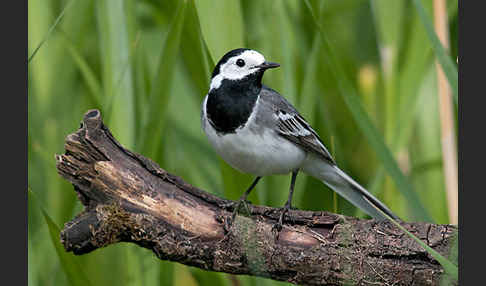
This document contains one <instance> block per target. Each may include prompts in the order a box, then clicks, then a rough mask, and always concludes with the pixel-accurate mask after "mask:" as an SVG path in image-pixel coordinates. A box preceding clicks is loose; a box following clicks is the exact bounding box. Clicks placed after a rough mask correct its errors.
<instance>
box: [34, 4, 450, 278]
mask: <svg viewBox="0 0 486 286" xmlns="http://www.w3.org/2000/svg"><path fill="white" fill-rule="evenodd" d="M417 5H419V6H420V7H419V8H420V9H423V10H420V9H419V10H417ZM448 8H449V9H448V12H449V22H450V27H451V28H450V39H451V43H450V44H451V49H450V59H452V62H455V60H454V59H456V57H457V0H450V1H448ZM417 11H419V12H420V11H422V12H424V13H425V14H418V13H417ZM28 17H29V18H28V20H29V22H28V55H29V57H31V58H30V59H29V64H28V183H29V187H30V189H31V190H32V195H31V194H29V205H28V206H29V208H28V226H29V233H28V252H29V256H28V269H29V270H28V275H29V276H28V281H29V285H33V286H34V285H86V283H85V281H86V279H87V280H89V283H90V284H91V285H113V284H117V285H157V284H160V285H234V283H235V281H239V283H240V285H257V284H258V285H262V284H263V285H277V284H284V283H281V282H275V281H270V280H267V279H261V278H255V277H249V276H237V277H235V278H230V276H229V275H227V274H223V273H214V272H205V271H202V270H200V269H196V268H192V267H186V266H184V265H180V264H175V263H171V262H166V261H159V260H158V259H156V257H155V256H154V254H152V253H151V252H150V251H148V250H146V249H142V248H140V247H137V246H134V245H131V244H125V243H120V244H117V245H112V246H109V247H107V248H103V249H100V250H97V251H95V252H93V253H90V254H87V255H83V256H73V255H65V254H62V253H60V252H59V250H62V248H60V247H61V245H60V243H59V240H58V232H59V229H60V228H62V225H63V224H64V223H65V222H67V221H68V220H70V219H71V218H72V217H73V216H74V215H76V214H77V213H78V212H79V211H80V210H81V205H80V203H79V201H78V200H77V198H76V195H75V192H74V191H73V188H72V186H71V185H70V184H69V183H68V182H66V181H65V180H63V179H61V177H60V176H59V175H58V174H57V172H56V168H55V160H54V154H59V153H63V152H64V149H63V143H64V138H65V136H66V135H67V134H70V133H72V132H73V131H75V130H76V129H77V128H78V126H79V122H80V120H81V118H82V116H83V114H84V112H86V111H87V110H88V109H91V108H98V109H100V110H101V111H102V115H103V117H104V120H105V123H106V124H107V125H108V126H109V128H110V129H111V131H112V132H113V134H114V136H115V137H116V138H117V139H119V140H120V142H121V143H122V144H123V145H124V146H125V147H127V148H129V149H131V150H133V151H135V152H138V153H141V154H143V155H145V156H147V157H150V158H152V159H153V160H155V161H157V162H158V163H159V164H160V165H161V167H162V168H164V169H166V170H168V171H169V172H172V173H174V174H177V175H179V176H181V177H182V178H184V180H186V181H188V182H190V183H191V184H193V185H196V186H198V187H200V188H202V189H205V190H208V191H209V192H212V193H214V194H216V195H219V196H224V197H226V198H229V199H237V198H238V197H239V196H240V195H241V193H242V192H243V191H244V190H245V189H246V187H247V186H248V185H249V184H250V182H251V180H252V177H251V176H249V175H245V174H240V173H238V172H237V171H235V170H233V169H232V168H231V167H229V166H228V165H227V164H226V163H224V162H223V161H222V160H221V159H220V158H219V157H218V156H217V155H216V154H215V152H214V151H213V150H212V149H211V147H210V146H209V143H208V141H207V140H206V138H205V136H204V134H203V132H202V131H201V129H200V121H199V120H200V119H199V116H200V105H201V102H202V99H203V98H204V96H205V94H206V92H207V89H208V84H209V77H210V74H211V72H212V67H213V66H214V63H215V61H217V60H218V59H219V58H220V57H221V56H222V55H223V54H224V53H225V52H227V51H229V50H231V49H234V48H237V47H249V48H253V49H256V50H258V51H260V52H262V53H263V54H264V55H265V56H266V58H267V59H268V60H271V61H275V62H279V63H280V64H281V68H280V69H277V70H272V71H269V72H268V73H266V75H265V77H264V83H265V84H267V85H269V86H271V87H272V88H274V89H276V90H277V91H279V92H280V93H281V94H282V95H283V96H285V97H286V98H287V99H288V100H290V101H291V102H292V103H293V104H294V105H295V106H296V107H297V108H298V109H299V110H300V111H301V113H302V114H303V115H304V117H305V118H306V119H307V120H308V121H309V122H310V123H311V124H312V125H313V127H314V128H315V129H316V131H317V132H318V133H319V134H320V135H321V138H322V139H323V141H324V142H325V143H326V144H327V146H329V147H330V148H331V141H332V146H333V147H332V152H333V154H334V156H335V158H336V160H337V162H338V164H339V165H340V166H341V168H342V169H343V170H345V171H346V172H348V173H349V174H350V175H351V176H352V177H354V178H356V180H357V181H358V182H360V183H362V184H363V185H364V186H367V187H368V188H369V189H370V191H372V192H373V193H374V194H376V196H378V197H379V198H380V199H381V200H383V201H384V202H385V204H387V205H389V206H390V207H391V209H392V210H394V211H395V212H396V213H397V214H398V215H399V216H400V217H402V218H403V219H404V220H416V221H422V220H427V221H433V222H436V223H448V216H447V204H446V195H445V190H444V183H443V181H444V180H443V170H442V168H443V167H442V157H441V148H440V121H439V120H440V119H439V114H438V100H437V87H436V70H435V65H434V61H435V60H436V54H435V52H437V47H434V46H433V45H432V43H434V42H433V41H431V38H430V33H427V32H428V31H427V30H426V26H424V22H423V20H424V17H425V19H428V21H432V2H431V1H430V0H423V1H415V2H413V3H412V2H411V1H406V0H394V1H389V0H342V1H324V0H322V1H317V0H315V1H294V0H286V1H283V0H268V1H258V0H241V1H227V0H217V1H198V0H184V1H178V0H171V1H155V0H154V1H151V0H140V1H135V0H98V1H94V0H85V1H84V0H83V1H81V0H78V1H76V0H69V1H62V0H42V1H41V0H29V2H28ZM427 17H428V18H427ZM432 22H433V21H432ZM429 32H430V31H429ZM36 49H37V50H36ZM34 52H35V54H34ZM439 56H441V57H443V56H444V55H439ZM450 59H447V58H446V59H444V58H442V60H443V61H447V60H450ZM450 68H451V67H450ZM454 68H455V66H452V69H450V70H449V73H450V72H454ZM451 84H454V82H452V83H451ZM289 182H290V176H271V177H266V178H264V179H263V180H262V181H261V183H260V184H259V185H258V186H257V189H256V191H255V192H253V193H252V194H251V195H250V197H249V199H250V200H251V201H252V202H253V203H255V204H265V205H270V206H282V205H283V204H284V202H285V200H286V197H287V194H288V193H287V192H288V186H289ZM33 196H35V200H34V199H32V198H33ZM336 199H337V201H336ZM293 205H294V206H296V207H298V208H301V209H311V210H331V211H332V210H333V209H334V206H335V205H336V206H337V211H338V212H339V213H342V214H346V215H354V216H363V214H362V213H361V212H359V211H357V210H356V209H355V208H354V207H353V206H352V205H350V204H349V203H348V202H346V201H345V200H343V199H341V198H339V196H333V193H332V191H330V190H329V189H328V188H327V187H325V186H324V185H323V184H322V183H320V182H318V181H316V180H315V179H313V178H310V177H307V176H306V175H304V174H301V175H299V177H298V179H297V184H296V191H295V195H294V204H293ZM56 235H57V237H56ZM252 255H254V254H252ZM73 269H75V270H79V269H81V271H82V273H80V274H78V275H74V276H73V274H72V273H73V271H74V270H73ZM234 279H236V280H234Z"/></svg>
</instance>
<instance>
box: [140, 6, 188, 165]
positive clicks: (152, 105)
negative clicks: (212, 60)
mask: <svg viewBox="0 0 486 286" xmlns="http://www.w3.org/2000/svg"><path fill="white" fill-rule="evenodd" d="M186 6H187V1H182V2H181V4H180V6H179V8H178V9H177V11H176V14H175V16H174V20H173V21H172V23H171V26H170V28H169V31H168V33H167V37H166V39H165V42H164V46H163V47H162V52H161V55H160V59H159V65H158V70H157V73H156V76H155V78H154V79H153V81H152V85H151V86H152V87H151V90H150V97H149V100H148V106H147V108H146V109H147V110H148V112H147V113H146V114H145V115H146V116H145V117H144V125H143V126H142V132H143V133H142V136H140V139H141V140H140V141H139V142H138V143H139V144H140V145H141V146H142V150H143V153H144V154H145V155H146V156H149V157H152V158H157V157H158V153H159V151H160V150H161V149H162V148H161V147H160V144H161V143H162V142H163V141H162V140H159V139H160V138H161V136H162V134H163V129H164V128H165V122H166V120H165V118H164V117H165V116H166V114H167V111H166V109H167V105H168V101H169V97H170V89H171V83H172V78H173V75H174V70H175V64H176V59H177V55H178V54H179V47H180V42H181V34H182V33H181V32H182V28H183V26H184V16H185V11H186Z"/></svg>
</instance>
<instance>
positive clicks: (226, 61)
mask: <svg viewBox="0 0 486 286" xmlns="http://www.w3.org/2000/svg"><path fill="white" fill-rule="evenodd" d="M279 66H280V65H279V64H277V63H272V62H267V61H266V60H265V57H264V56H263V55H262V54H260V53H259V52H257V51H254V50H250V49H242V48H241V49H234V50H232V51H229V52H227V53H226V54H225V55H224V56H223V57H222V58H221V59H220V60H219V62H218V64H216V66H215V67H214V70H213V75H212V77H211V86H210V90H212V89H218V88H219V87H220V86H221V84H222V83H223V81H225V80H227V81H229V82H238V81H244V80H250V81H257V83H258V84H261V79H262V76H263V72H264V71H265V70H267V69H270V68H276V67H279Z"/></svg>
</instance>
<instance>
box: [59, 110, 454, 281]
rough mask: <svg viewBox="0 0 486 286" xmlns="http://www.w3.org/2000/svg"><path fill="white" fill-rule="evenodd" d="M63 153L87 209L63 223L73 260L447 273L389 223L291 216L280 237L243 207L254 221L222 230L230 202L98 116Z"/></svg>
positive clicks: (311, 272)
mask: <svg viewBox="0 0 486 286" xmlns="http://www.w3.org/2000/svg"><path fill="white" fill-rule="evenodd" d="M65 149H66V152H65V154H63V155H56V160H57V164H56V166H57V170H58V172H59V174H60V175H61V176H62V177H64V178H65V179H67V180H68V181H70V182H71V183H72V184H73V185H74V189H75V190H76V192H77V194H78V197H79V200H80V201H81V203H82V204H83V205H84V206H85V209H84V211H83V212H82V213H81V214H79V215H78V216H76V217H75V218H74V219H73V220H72V221H70V222H68V223H66V224H65V226H64V229H63V231H62V232H61V242H62V243H63V245H64V247H65V249H66V251H72V252H74V253H75V254H78V255H80V254H84V253H88V252H90V251H93V250H96V249H98V248H100V247H104V246H108V245H110V244H113V243H117V242H120V241H125V242H133V243H136V244H137V245H139V246H142V247H145V248H148V249H151V250H152V251H153V252H154V253H155V254H156V255H157V257H158V258H160V259H164V260H170V261H175V262H179V263H183V264H186V265H190V266H195V267H199V268H202V269H205V270H211V271H220V272H227V273H233V274H247V275H255V276H261V277H268V278H271V279H275V280H281V281H288V282H291V283H295V284H306V285H315V284H328V285H341V284H359V285H438V284H439V281H440V277H441V274H442V273H443V269H442V267H441V266H440V264H438V263H437V262H436V261H435V260H434V259H433V258H432V257H431V256H430V255H429V254H427V252H426V251H425V250H424V249H422V248H421V247H420V246H419V245H418V244H417V243H416V242H415V241H413V240H412V239H410V238H409V237H408V236H407V235H404V233H403V232H402V231H400V230H399V229H398V228H396V227H395V226H393V225H392V224H391V223H387V222H376V221H374V220H365V219H357V218H352V217H346V216H341V215H336V214H332V213H328V212H324V211H322V212H312V211H301V210H291V211H289V213H288V215H289V216H291V218H292V223H287V224H285V225H284V227H283V229H282V231H281V232H280V234H279V235H278V236H277V235H275V233H274V232H272V226H273V225H274V224H275V223H276V222H277V220H278V217H279V214H280V209H276V208H270V207H265V206H253V205H249V209H250V211H251V213H252V214H251V216H248V217H246V216H243V215H238V216H237V218H236V220H235V222H234V224H233V225H232V227H231V230H230V231H229V232H228V231H226V230H225V228H224V225H225V222H226V220H228V219H230V218H231V212H232V210H233V207H232V206H231V204H230V201H228V200H225V199H222V198H219V197H216V196H214V195H212V194H210V193H207V192H205V191H203V190H200V189H198V188H196V187H194V186H191V185H190V184H188V183H186V182H184V181H183V180H182V179H181V178H179V177H177V176H174V175H172V174H169V173H167V172H166V171H165V170H163V169H161V168H160V167H159V166H158V165H157V164H156V163H154V162H153V161H151V160H150V159H147V158H145V157H143V156H141V155H139V154H136V153H133V152H131V151H129V150H127V149H125V148H123V147H122V146H121V145H120V144H119V143H118V142H117V141H116V140H115V138H113V136H112V134H111V133H110V131H109V130H108V128H107V127H106V126H105V125H104V124H103V122H102V119H101V114H100V112H99V111H98V110H90V111H88V112H87V113H86V114H85V116H84V119H83V121H82V123H81V127H80V128H79V130H78V131H77V132H75V133H73V134H70V135H68V136H67V137H66V143H65ZM242 190H243V189H242ZM289 216H287V218H288V217H289ZM402 224H403V226H404V227H406V228H407V229H408V230H409V231H410V232H412V233H413V234H415V235H416V236H418V237H419V238H421V239H422V240H424V241H425V242H427V244H428V245H430V246H431V247H433V248H434V249H435V250H437V251H438V252H439V253H441V254H443V255H447V254H448V250H449V247H450V243H451V241H452V239H453V238H454V235H455V233H456V231H457V228H456V227H454V226H451V225H434V224H429V223H402Z"/></svg>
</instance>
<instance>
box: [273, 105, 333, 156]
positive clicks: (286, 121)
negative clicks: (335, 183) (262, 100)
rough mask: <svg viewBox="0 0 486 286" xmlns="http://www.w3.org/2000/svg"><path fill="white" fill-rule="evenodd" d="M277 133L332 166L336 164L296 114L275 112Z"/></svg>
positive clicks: (309, 127)
mask: <svg viewBox="0 0 486 286" xmlns="http://www.w3.org/2000/svg"><path fill="white" fill-rule="evenodd" d="M277 119H278V122H277V127H278V133H279V134H280V135H281V136H283V137H285V138H287V139H288V140H290V141H292V142H294V143H295V144H297V145H299V146H301V147H303V148H304V149H306V150H308V151H311V152H314V153H317V154H318V155H320V156H321V157H323V158H324V159H326V160H327V161H329V162H330V163H332V164H333V165H335V164H336V162H335V161H334V159H333V158H332V156H331V154H330V153H329V151H327V149H326V147H325V146H324V144H323V143H322V141H321V139H320V138H319V135H317V133H316V132H315V131H314V129H312V127H311V126H310V125H309V123H307V121H306V120H305V119H304V118H303V117H302V116H300V114H298V113H288V112H286V111H284V110H279V111H278V112H277Z"/></svg>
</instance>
